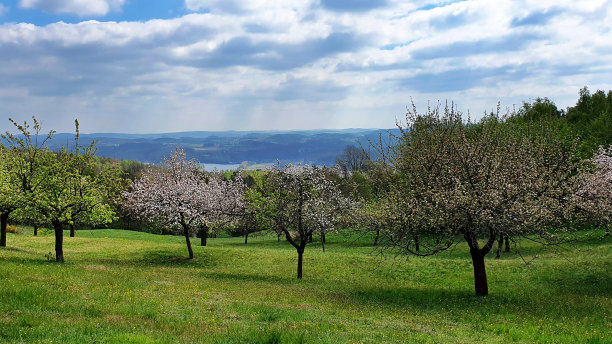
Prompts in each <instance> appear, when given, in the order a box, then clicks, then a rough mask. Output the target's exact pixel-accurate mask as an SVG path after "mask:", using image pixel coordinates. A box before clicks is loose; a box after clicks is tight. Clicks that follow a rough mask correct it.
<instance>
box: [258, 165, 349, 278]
mask: <svg viewBox="0 0 612 344" xmlns="http://www.w3.org/2000/svg"><path fill="white" fill-rule="evenodd" d="M267 182H268V185H267V199H268V204H269V206H268V207H267V209H269V214H268V216H269V217H270V220H271V221H272V223H273V224H274V228H275V230H276V231H277V232H279V233H282V234H284V236H285V238H286V239H287V241H288V242H289V243H290V244H291V245H292V246H293V247H294V248H295V249H296V251H297V253H298V264H297V278H298V279H301V278H302V275H303V273H302V265H303V256H304V250H305V248H306V245H307V244H308V243H309V242H311V241H312V237H313V235H315V234H319V235H321V236H322V243H324V239H323V237H324V235H325V232H328V231H331V230H334V229H335V228H336V226H337V225H338V224H339V223H340V222H341V221H342V220H343V216H346V215H347V213H348V211H349V210H350V209H352V207H353V203H352V202H351V201H350V200H349V199H347V198H345V197H344V196H342V194H341V193H340V190H339V189H338V186H337V185H336V184H334V183H333V182H332V181H330V180H329V179H327V178H326V177H325V171H324V169H323V168H319V167H314V166H292V165H287V166H285V167H280V166H276V168H274V169H272V170H270V171H269V175H268V180H267Z"/></svg>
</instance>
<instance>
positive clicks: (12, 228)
mask: <svg viewBox="0 0 612 344" xmlns="http://www.w3.org/2000/svg"><path fill="white" fill-rule="evenodd" d="M6 232H7V233H15V234H17V232H19V229H17V227H15V226H13V225H7V226H6Z"/></svg>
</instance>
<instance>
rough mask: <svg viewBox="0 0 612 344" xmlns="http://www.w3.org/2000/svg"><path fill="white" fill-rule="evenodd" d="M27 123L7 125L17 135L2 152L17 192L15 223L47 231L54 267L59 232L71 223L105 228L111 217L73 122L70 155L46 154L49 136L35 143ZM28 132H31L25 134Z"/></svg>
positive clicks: (36, 129) (59, 252) (90, 154)
mask: <svg viewBox="0 0 612 344" xmlns="http://www.w3.org/2000/svg"><path fill="white" fill-rule="evenodd" d="M32 119H33V127H32V128H31V127H30V125H29V124H28V123H27V122H24V123H23V124H19V123H17V122H15V121H13V120H12V119H9V120H10V121H11V123H12V124H13V125H14V126H15V128H16V129H17V131H18V132H19V135H15V134H12V133H10V132H7V133H6V134H5V135H3V138H4V139H5V140H6V141H7V143H8V145H9V148H8V152H9V154H11V156H12V160H11V161H12V164H13V166H14V167H13V168H12V169H11V178H12V180H13V183H14V185H15V186H16V187H17V188H18V190H19V192H18V194H19V197H20V198H21V202H20V207H19V208H20V214H19V217H21V219H23V220H26V221H27V222H31V223H36V224H39V223H45V224H47V225H51V226H52V227H53V228H54V230H55V234H56V238H55V252H56V260H57V261H58V262H63V261H64V254H63V230H62V229H63V226H64V225H66V224H69V223H74V222H75V221H76V220H77V218H78V219H79V220H80V221H81V222H83V223H87V224H91V225H95V224H98V223H108V222H110V221H111V220H112V219H113V215H114V213H113V211H112V210H111V208H110V206H109V205H108V204H107V203H105V201H108V199H109V197H107V196H108V194H107V193H106V191H107V190H106V189H105V188H104V187H102V182H101V180H100V179H99V178H98V177H99V176H98V175H95V174H94V173H93V172H92V171H93V168H94V153H95V150H94V149H95V148H94V144H93V143H92V144H91V145H90V146H88V147H81V146H79V142H78V139H79V124H78V121H75V125H76V131H77V134H76V137H75V143H76V144H75V150H74V151H73V152H68V151H66V149H62V150H61V151H60V152H52V151H50V150H48V149H47V148H46V147H45V144H46V142H47V141H48V140H50V139H51V137H52V136H53V134H54V132H53V131H51V132H49V134H47V135H46V136H45V138H44V139H42V138H41V139H39V134H40V132H41V125H40V122H38V121H37V120H36V118H34V117H33V118H32ZM31 129H33V132H31Z"/></svg>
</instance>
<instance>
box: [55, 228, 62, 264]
mask: <svg viewBox="0 0 612 344" xmlns="http://www.w3.org/2000/svg"><path fill="white" fill-rule="evenodd" d="M53 230H54V232H55V261H56V262H58V263H63V262H64V226H63V224H62V223H61V222H59V221H53Z"/></svg>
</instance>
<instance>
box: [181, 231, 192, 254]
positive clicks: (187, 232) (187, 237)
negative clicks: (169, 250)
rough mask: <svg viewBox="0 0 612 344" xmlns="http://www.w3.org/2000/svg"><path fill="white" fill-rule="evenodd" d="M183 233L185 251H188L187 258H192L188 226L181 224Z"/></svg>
mask: <svg viewBox="0 0 612 344" xmlns="http://www.w3.org/2000/svg"><path fill="white" fill-rule="evenodd" d="M183 235H185V243H187V251H189V259H193V250H192V249H191V240H190V239H189V227H188V226H186V225H183Z"/></svg>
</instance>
